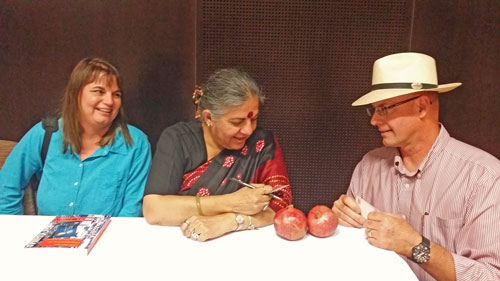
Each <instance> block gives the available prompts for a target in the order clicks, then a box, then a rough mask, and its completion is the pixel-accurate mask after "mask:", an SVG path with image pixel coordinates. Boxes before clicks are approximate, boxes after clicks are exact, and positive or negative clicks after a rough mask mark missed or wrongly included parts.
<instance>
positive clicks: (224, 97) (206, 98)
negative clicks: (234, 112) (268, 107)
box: [200, 68, 265, 120]
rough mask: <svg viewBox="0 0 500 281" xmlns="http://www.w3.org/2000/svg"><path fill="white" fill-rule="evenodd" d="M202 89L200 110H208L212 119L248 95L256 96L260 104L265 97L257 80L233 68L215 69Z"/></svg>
mask: <svg viewBox="0 0 500 281" xmlns="http://www.w3.org/2000/svg"><path fill="white" fill-rule="evenodd" d="M202 89H203V96H201V98H200V112H203V110H205V109H208V110H210V112H211V114H212V119H214V120H217V119H218V118H219V117H220V116H221V115H224V114H225V113H226V112H227V111H228V108H230V107H234V106H240V105H242V104H244V103H245V102H246V101H247V100H248V98H249V96H250V95H254V96H256V97H257V98H258V99H259V102H260V103H261V104H262V103H264V99H265V96H264V94H263V93H262V91H261V89H260V87H259V85H258V84H257V82H255V80H254V79H253V78H252V77H251V76H250V75H249V74H248V73H246V72H244V71H241V70H238V69H234V68H224V69H220V70H218V71H216V72H215V73H214V74H212V75H211V76H210V77H209V78H208V80H207V82H206V83H205V85H203V86H202Z"/></svg>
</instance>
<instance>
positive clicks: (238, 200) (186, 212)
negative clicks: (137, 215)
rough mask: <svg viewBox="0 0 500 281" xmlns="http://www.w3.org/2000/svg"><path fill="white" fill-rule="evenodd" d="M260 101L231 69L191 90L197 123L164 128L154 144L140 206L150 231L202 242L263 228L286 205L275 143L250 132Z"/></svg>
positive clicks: (246, 79) (256, 90)
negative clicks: (164, 228) (177, 232)
mask: <svg viewBox="0 0 500 281" xmlns="http://www.w3.org/2000/svg"><path fill="white" fill-rule="evenodd" d="M263 100H264V95H263V94H262V92H261V90H260V87H259V86H258V85H257V83H256V82H255V81H254V80H253V79H252V78H251V77H250V76H249V75H248V74H247V73H245V72H242V71H239V70H236V69H222V70H219V71H217V72H215V73H214V74H213V75H212V76H210V77H209V79H208V80H207V82H206V84H205V85H204V86H203V87H202V88H197V89H196V90H195V92H194V93H193V101H194V103H195V105H196V106H197V111H196V112H197V114H196V115H197V118H198V119H199V120H197V121H191V122H180V123H177V124H175V125H173V126H171V127H168V128H167V129H165V130H164V131H163V133H162V135H161V137H160V140H159V141H158V144H157V148H156V153H155V155H154V158H153V164H152V168H151V171H150V174H149V178H148V181H147V184H146V190H145V196H144V202H143V204H144V205H143V212H144V217H145V218H146V220H147V221H148V222H149V223H150V224H158V225H170V226H179V225H180V227H181V230H182V232H183V234H184V235H185V236H186V237H188V238H191V239H193V240H198V241H205V240H209V239H212V238H216V237H219V236H222V235H224V234H226V233H228V232H232V231H238V230H245V229H255V228H258V227H261V226H266V225H269V224H271V223H272V221H273V218H274V214H275V212H277V211H278V210H279V209H281V208H284V207H286V206H287V205H289V204H291V201H292V195H291V189H290V186H289V180H288V176H287V172H286V168H285V164H284V161H283V156H282V154H281V149H280V147H279V144H278V142H277V141H276V138H275V137H274V136H273V134H272V133H271V132H269V131H266V130H263V129H261V128H257V118H258V114H259V105H260V104H261V103H262V102H263ZM233 179H237V180H241V181H243V182H246V183H251V184H252V186H254V187H255V188H249V187H245V186H243V185H242V184H241V183H238V182H236V181H235V180H233ZM278 188H279V189H280V190H279V191H274V192H273V190H277V189H278ZM271 193H272V194H271ZM271 196H273V198H271ZM278 197H279V198H278Z"/></svg>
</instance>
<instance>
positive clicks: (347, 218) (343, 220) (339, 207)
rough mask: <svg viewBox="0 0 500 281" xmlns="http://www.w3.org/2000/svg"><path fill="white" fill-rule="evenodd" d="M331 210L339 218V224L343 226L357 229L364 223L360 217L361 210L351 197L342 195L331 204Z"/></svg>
mask: <svg viewBox="0 0 500 281" xmlns="http://www.w3.org/2000/svg"><path fill="white" fill-rule="evenodd" d="M332 210H333V212H334V213H335V214H336V215H337V217H338V218H339V223H340V224H341V225H343V226H350V227H358V228H359V227H362V226H363V224H364V223H365V219H364V218H363V217H362V216H361V208H359V205H358V203H356V200H354V198H352V197H351V196H347V195H345V194H342V195H341V196H340V198H339V199H338V200H337V201H335V202H334V203H333V207H332Z"/></svg>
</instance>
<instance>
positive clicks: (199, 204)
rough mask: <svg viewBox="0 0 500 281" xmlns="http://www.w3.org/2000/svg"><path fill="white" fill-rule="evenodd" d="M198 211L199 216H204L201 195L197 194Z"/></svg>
mask: <svg viewBox="0 0 500 281" xmlns="http://www.w3.org/2000/svg"><path fill="white" fill-rule="evenodd" d="M196 209H198V215H200V216H204V214H203V211H202V210H201V203H200V195H199V194H196Z"/></svg>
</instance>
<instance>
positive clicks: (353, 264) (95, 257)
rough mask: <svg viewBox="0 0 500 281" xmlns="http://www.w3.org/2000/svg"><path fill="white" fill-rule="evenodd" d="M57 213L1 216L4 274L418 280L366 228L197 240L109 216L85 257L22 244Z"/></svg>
mask: <svg viewBox="0 0 500 281" xmlns="http://www.w3.org/2000/svg"><path fill="white" fill-rule="evenodd" d="M52 219H53V217H51V216H16V215H0V225H1V230H0V279H1V280H71V281H73V280H148V281H149V280H200V281H205V280H258V279H260V280H370V281H374V280H384V281H388V280H398V281H400V280H417V278H416V277H415V275H414V274H413V272H412V271H411V269H410V268H409V266H408V264H407V263H406V262H405V261H404V260H403V259H402V258H401V257H399V256H398V255H397V254H396V253H394V252H391V251H386V250H382V249H378V248H376V247H373V246H371V245H370V244H368V242H367V241H366V239H365V236H364V230H363V229H355V228H347V227H342V226H339V227H338V229H337V231H336V232H335V234H334V235H333V236H331V237H329V238H316V237H314V236H311V235H310V234H308V235H307V236H306V237H305V238H303V239H302V240H299V241H287V240H284V239H282V238H280V237H278V236H277V235H276V234H275V231H274V227H273V226H267V227H263V228H260V229H258V230H246V231H240V232H234V233H230V234H227V235H225V236H223V237H220V238H218V239H214V240H211V241H206V242H198V241H192V240H190V239H187V238H185V237H184V236H182V234H181V231H180V229H179V228H178V227H165V226H153V225H149V224H148V223H147V222H146V221H145V220H144V218H112V221H111V223H110V225H109V226H108V228H107V229H106V231H105V232H104V234H103V235H102V236H101V238H100V240H99V241H98V242H97V244H96V246H95V247H94V249H93V250H92V252H91V253H90V255H88V256H86V255H84V254H83V255H82V254H81V253H78V254H73V252H72V251H67V250H62V249H50V250H49V249H25V248H24V245H26V244H27V243H28V242H29V241H30V240H31V239H32V238H33V237H34V236H35V235H36V234H37V233H38V232H40V231H41V230H42V229H43V228H44V227H45V226H46V225H47V224H48V223H49V222H50V221H51V220H52ZM58 250H62V251H58ZM5 277H8V278H5Z"/></svg>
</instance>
